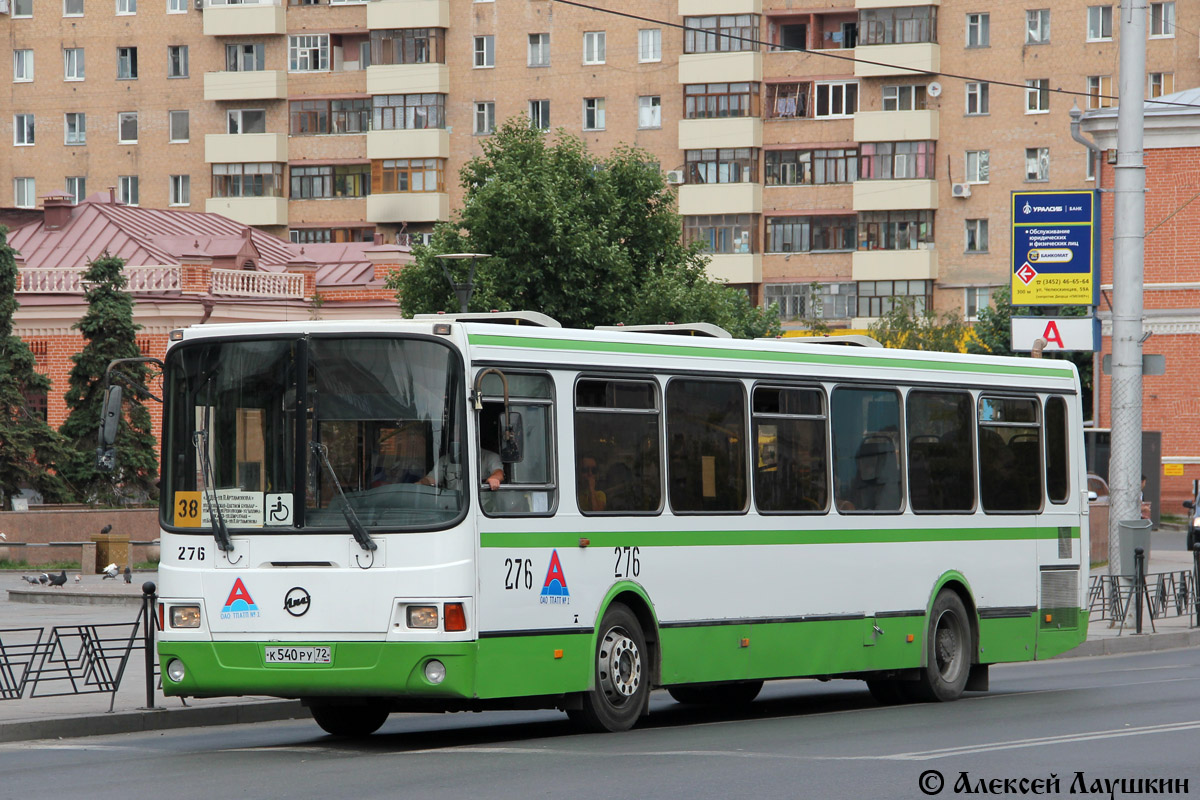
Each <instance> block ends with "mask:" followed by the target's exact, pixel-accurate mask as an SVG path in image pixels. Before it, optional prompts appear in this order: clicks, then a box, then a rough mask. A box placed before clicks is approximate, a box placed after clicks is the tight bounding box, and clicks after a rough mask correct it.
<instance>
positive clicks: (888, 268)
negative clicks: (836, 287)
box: [852, 250, 938, 281]
mask: <svg viewBox="0 0 1200 800" xmlns="http://www.w3.org/2000/svg"><path fill="white" fill-rule="evenodd" d="M852 269H853V272H852V274H853V277H854V280H856V281H935V280H937V277H938V259H937V250H855V251H854V261H853V267H852Z"/></svg>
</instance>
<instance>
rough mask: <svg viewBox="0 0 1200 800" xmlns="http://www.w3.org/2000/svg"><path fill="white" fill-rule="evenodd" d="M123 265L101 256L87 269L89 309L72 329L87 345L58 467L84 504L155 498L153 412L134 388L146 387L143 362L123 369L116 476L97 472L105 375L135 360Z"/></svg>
mask: <svg viewBox="0 0 1200 800" xmlns="http://www.w3.org/2000/svg"><path fill="white" fill-rule="evenodd" d="M124 266H125V261H124V260H123V259H120V258H117V257H115V256H109V255H104V256H102V257H101V258H97V259H96V260H95V261H93V262H91V263H90V264H89V265H88V269H87V272H85V273H84V275H83V278H84V281H86V282H87V287H88V288H87V289H86V291H85V295H84V296H85V297H86V298H87V303H88V310H87V313H85V314H84V315H83V318H82V319H80V320H79V322H77V323H75V325H74V326H73V327H74V328H76V329H77V330H79V332H80V333H82V334H83V336H84V338H85V339H86V340H87V344H86V345H84V348H83V351H82V352H80V353H76V354H75V355H74V356H72V360H73V361H74V362H75V366H74V367H72V368H71V377H70V389H69V390H68V391H67V398H66V399H67V406H68V407H69V408H70V409H71V412H70V414H69V415H68V416H67V420H66V422H64V423H63V425H62V428H61V429H60V432H61V433H62V435H63V437H64V438H65V439H66V440H67V442H68V444H69V445H70V448H71V449H70V450H69V451H68V453H67V455H66V458H65V460H64V461H63V462H62V463H61V465H60V469H61V471H62V473H63V475H64V476H65V477H66V478H67V480H69V481H70V482H71V484H72V485H74V486H75V488H76V491H78V492H79V494H80V496H81V497H83V498H84V499H86V500H87V501H88V502H93V503H101V504H106V505H119V504H122V503H124V502H127V501H128V500H129V499H130V498H136V499H139V500H141V499H145V498H154V497H157V494H158V492H157V489H156V487H155V483H156V481H157V480H158V459H157V458H156V456H155V440H154V435H153V434H152V433H151V431H150V412H149V411H147V410H146V407H145V406H144V405H142V403H141V400H140V398H139V397H138V395H139V392H138V391H137V390H135V389H134V388H133V387H134V386H144V385H145V382H146V380H147V375H148V370H147V369H146V368H145V367H143V366H141V365H140V364H133V365H127V366H124V367H122V368H121V372H122V373H123V374H124V375H127V376H129V378H130V380H129V381H123V383H124V384H125V392H124V398H125V400H124V404H123V405H124V408H123V411H124V413H123V414H122V419H121V422H120V428H119V431H118V433H117V441H116V454H117V465H116V469H115V470H114V471H113V472H111V473H110V472H101V471H100V470H98V469H97V468H96V447H97V444H98V442H97V433H98V430H99V427H100V417H101V414H102V409H103V404H104V388H105V387H104V374H105V371H106V370H107V369H108V364H109V362H110V361H112V360H113V359H115V358H137V357H138V356H140V355H141V352H140V350H139V349H138V345H137V338H136V337H137V332H138V331H139V330H140V329H141V326H140V325H137V324H135V323H134V321H133V298H132V297H130V296H129V295H128V294H127V293H126V292H124V291H123V289H124V288H125V275H124V274H123V273H122V268H123V267H124Z"/></svg>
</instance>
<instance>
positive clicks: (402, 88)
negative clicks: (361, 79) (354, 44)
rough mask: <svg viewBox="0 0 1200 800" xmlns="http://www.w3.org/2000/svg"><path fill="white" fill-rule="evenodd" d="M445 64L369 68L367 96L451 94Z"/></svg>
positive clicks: (395, 65) (448, 72) (388, 65)
mask: <svg viewBox="0 0 1200 800" xmlns="http://www.w3.org/2000/svg"><path fill="white" fill-rule="evenodd" d="M449 92H450V70H449V68H448V67H447V66H446V65H445V64H384V65H380V66H370V67H367V94H449Z"/></svg>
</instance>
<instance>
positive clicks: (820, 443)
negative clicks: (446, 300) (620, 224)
mask: <svg viewBox="0 0 1200 800" xmlns="http://www.w3.org/2000/svg"><path fill="white" fill-rule="evenodd" d="M537 316H539V315H529V314H524V315H522V314H516V315H511V317H501V316H496V317H493V318H489V319H486V320H482V321H480V320H476V319H464V318H461V317H454V316H441V317H436V318H429V319H416V320H397V321H373V322H332V321H330V322H312V321H310V322H287V323H269V324H247V325H227V326H221V325H204V326H198V327H193V328H189V329H186V330H180V331H175V332H173V333H172V334H171V337H170V339H171V343H170V347H169V350H168V353H167V356H166V359H165V365H166V366H165V374H164V379H163V386H164V389H163V390H164V401H165V406H164V420H163V457H162V471H163V480H162V487H163V491H162V505H161V525H162V562H161V564H160V568H159V580H160V584H161V586H160V592H161V594H160V599H161V606H160V618H161V622H162V630H161V636H160V640H159V645H158V650H159V655H160V658H161V663H162V665H163V688H164V691H165V692H166V693H167V694H168V695H179V696H196V697H211V696H221V695H269V696H277V697H290V698H302V699H303V700H305V701H306V703H307V704H308V705H309V706H310V707H311V709H312V712H313V716H314V717H315V718H316V721H317V722H318V723H319V724H320V725H321V727H322V728H324V729H325V730H326V731H329V732H331V733H334V734H339V735H366V734H369V733H372V732H373V731H375V730H377V729H378V728H379V726H380V725H382V724H383V722H384V720H385V719H386V718H387V715H388V714H389V712H391V711H418V710H419V711H453V710H477V709H488V708H559V709H563V710H565V711H566V712H567V713H568V714H569V715H570V716H571V717H572V718H573V719H575V720H577V721H578V722H580V723H582V724H583V725H584V726H586V727H588V728H590V729H594V730H610V731H615V730H623V729H626V728H629V727H630V726H632V725H633V724H634V723H635V722H636V721H637V720H638V718H639V717H640V716H641V715H643V714H645V713H646V712H647V709H648V696H649V694H650V692H651V690H652V689H654V688H657V687H663V688H666V689H667V690H668V691H669V692H670V694H671V695H672V696H673V697H674V698H675V699H677V700H679V701H680V702H687V703H736V702H749V701H750V700H752V699H753V698H754V697H755V696H756V694H757V693H758V691H759V689H760V688H761V686H762V684H763V682H764V681H766V680H773V679H782V678H800V677H808V678H822V679H825V678H830V677H835V678H850V679H857V680H864V681H866V684H867V687H868V688H869V689H870V691H871V693H872V694H873V695H874V696H875V697H876V698H877V699H878V700H880V701H881V702H885V703H893V702H903V701H910V700H952V699H954V698H956V697H958V696H959V695H960V694H961V693H962V692H963V691H965V690H982V689H986V688H987V677H988V666H989V665H991V664H996V663H1001V662H1011V661H1026V660H1031V659H1035V658H1047V657H1050V656H1053V655H1055V654H1058V653H1061V652H1063V651H1065V650H1067V649H1069V648H1071V647H1074V646H1075V645H1077V644H1079V643H1080V642H1081V641H1083V639H1084V637H1085V635H1086V631H1087V606H1086V602H1085V599H1086V598H1085V593H1086V581H1085V580H1084V577H1085V575H1086V569H1087V567H1088V563H1087V553H1088V543H1087V538H1086V537H1087V502H1086V489H1087V486H1086V473H1085V467H1084V462H1083V458H1082V456H1083V426H1082V422H1081V420H1082V416H1081V410H1080V390H1079V380H1078V376H1077V374H1076V371H1075V369H1074V367H1073V366H1072V365H1071V364H1069V363H1067V362H1064V361H1057V360H1030V359H1018V358H981V357H972V356H967V355H960V354H945V353H923V352H912V351H902V350H884V349H881V348H873V347H833V346H830V345H829V344H822V343H808V344H806V343H803V342H801V341H797V340H795V339H785V340H763V341H744V340H742V341H739V340H733V339H729V338H721V337H699V336H690V337H689V336H679V335H663V333H662V332H655V331H633V330H570V329H564V328H561V327H558V326H557V325H555V324H554V323H553V321H552V320H547V319H545V318H541V319H540V320H535V319H534V318H535V317H537ZM504 321H515V322H523V323H526V324H501V323H502V322H504ZM531 321H540V322H541V323H542V324H541V325H538V324H529V323H530V322H531ZM664 330H674V331H675V332H676V333H680V332H685V331H684V329H683V328H682V327H679V328H674V329H672V328H666V329H664ZM489 479H490V480H489Z"/></svg>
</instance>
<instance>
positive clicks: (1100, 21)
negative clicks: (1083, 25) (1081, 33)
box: [1087, 6, 1113, 42]
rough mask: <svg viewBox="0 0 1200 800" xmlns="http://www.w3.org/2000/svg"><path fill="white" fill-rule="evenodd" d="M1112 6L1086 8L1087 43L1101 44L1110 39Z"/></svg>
mask: <svg viewBox="0 0 1200 800" xmlns="http://www.w3.org/2000/svg"><path fill="white" fill-rule="evenodd" d="M1112 22H1113V10H1112V6H1088V10H1087V38H1088V41H1089V42H1103V41H1108V40H1109V39H1112V35H1113V34H1112V30H1113V28H1112Z"/></svg>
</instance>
